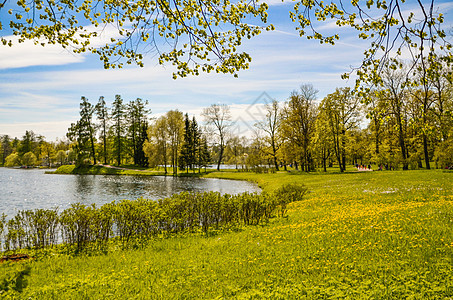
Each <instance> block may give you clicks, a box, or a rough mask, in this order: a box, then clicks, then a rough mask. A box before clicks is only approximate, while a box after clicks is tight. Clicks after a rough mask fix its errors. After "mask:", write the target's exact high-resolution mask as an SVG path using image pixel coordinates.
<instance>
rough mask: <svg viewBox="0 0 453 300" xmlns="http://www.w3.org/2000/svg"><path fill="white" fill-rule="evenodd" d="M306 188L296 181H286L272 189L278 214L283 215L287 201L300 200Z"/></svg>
mask: <svg viewBox="0 0 453 300" xmlns="http://www.w3.org/2000/svg"><path fill="white" fill-rule="evenodd" d="M307 191H308V190H307V188H306V187H305V186H303V185H301V184H297V183H287V184H284V185H282V186H281V187H279V188H278V189H276V190H275V191H274V198H275V201H277V204H278V205H279V207H280V209H279V213H280V216H282V217H283V216H284V215H285V214H286V211H287V206H288V204H289V203H292V202H297V201H301V200H302V198H303V197H304V196H305V194H306V193H307Z"/></svg>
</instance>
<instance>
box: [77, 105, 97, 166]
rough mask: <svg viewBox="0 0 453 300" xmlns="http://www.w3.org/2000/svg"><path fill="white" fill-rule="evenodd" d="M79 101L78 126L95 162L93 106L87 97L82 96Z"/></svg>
mask: <svg viewBox="0 0 453 300" xmlns="http://www.w3.org/2000/svg"><path fill="white" fill-rule="evenodd" d="M81 100H82V102H81V103H80V121H79V122H80V126H81V132H82V134H83V135H84V139H86V140H87V141H88V148H89V152H90V154H91V158H92V159H93V163H94V164H96V151H95V150H94V136H95V133H96V128H95V126H94V124H93V113H94V109H95V108H94V106H93V105H92V104H91V103H90V102H89V101H88V99H87V98H85V97H82V99H81Z"/></svg>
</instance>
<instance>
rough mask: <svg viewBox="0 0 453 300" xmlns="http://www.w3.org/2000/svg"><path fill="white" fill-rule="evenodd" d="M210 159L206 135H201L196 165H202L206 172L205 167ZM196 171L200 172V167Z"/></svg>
mask: <svg viewBox="0 0 453 300" xmlns="http://www.w3.org/2000/svg"><path fill="white" fill-rule="evenodd" d="M210 161H211V154H210V153H209V148H208V141H207V140H206V137H204V136H203V137H202V138H201V141H200V145H199V150H198V166H199V168H202V167H204V170H205V172H206V168H207V167H208V165H209V162H210ZM198 172H200V169H198Z"/></svg>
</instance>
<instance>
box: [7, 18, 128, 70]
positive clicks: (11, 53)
mask: <svg viewBox="0 0 453 300" xmlns="http://www.w3.org/2000/svg"><path fill="white" fill-rule="evenodd" d="M84 30H85V31H88V32H97V36H96V37H94V38H92V39H91V40H90V45H91V46H93V47H100V46H103V45H106V44H108V43H111V38H119V37H120V35H119V33H118V30H117V29H116V27H115V26H113V25H108V26H103V25H102V24H101V25H100V26H99V27H95V26H94V25H90V26H86V27H84ZM4 39H6V40H11V41H12V43H13V46H12V47H7V46H1V48H0V49H2V55H1V56H0V70H1V69H11V68H24V67H32V66H56V65H66V64H72V63H81V62H84V61H85V59H86V54H76V53H74V52H72V50H71V49H72V48H71V47H68V48H63V47H62V46H61V45H59V44H48V43H47V42H46V41H45V40H37V41H36V42H35V41H33V40H25V41H24V42H22V43H19V42H18V40H19V38H18V37H17V36H5V37H4ZM42 44H44V46H42Z"/></svg>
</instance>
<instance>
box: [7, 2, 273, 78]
mask: <svg viewBox="0 0 453 300" xmlns="http://www.w3.org/2000/svg"><path fill="white" fill-rule="evenodd" d="M4 5H5V3H3V4H1V5H0V9H2V8H3V7H4ZM8 5H9V6H10V7H11V9H10V10H9V11H8V14H6V12H5V17H6V18H7V19H6V20H3V19H2V21H1V22H0V28H2V26H8V27H9V28H10V29H11V30H12V34H13V35H14V36H17V37H18V42H19V43H20V42H24V41H25V40H28V39H29V40H33V41H39V44H40V45H42V46H45V45H46V44H55V43H58V44H60V45H61V46H63V47H65V48H66V47H68V48H71V49H72V50H73V51H74V52H75V53H83V52H91V53H93V54H97V55H99V58H100V60H101V61H102V62H103V63H104V67H105V68H110V67H113V68H115V67H118V68H121V67H122V66H123V63H124V62H126V63H127V64H132V63H135V64H137V65H139V66H143V55H142V53H143V52H147V51H157V52H158V53H159V57H158V58H159V60H158V61H159V63H161V64H164V63H165V62H169V63H171V64H173V65H174V66H176V68H177V72H175V74H174V77H176V76H181V77H184V76H187V75H188V74H194V75H198V74H199V72H211V71H215V72H220V73H236V72H237V71H238V70H240V69H246V68H247V67H248V64H249V62H250V60H251V58H250V56H249V55H248V54H247V53H244V52H239V51H238V47H239V46H240V45H241V43H242V39H244V38H247V39H250V38H251V37H252V36H255V35H258V34H259V33H260V32H261V31H262V30H263V29H264V28H265V29H266V30H272V29H273V28H274V27H273V26H272V25H268V26H266V27H264V28H263V27H261V26H256V25H249V24H247V22H245V20H246V19H248V18H249V17H252V18H253V19H254V20H256V21H261V22H264V23H265V22H266V19H267V12H266V10H267V8H268V5H267V4H265V3H261V4H257V3H250V2H247V1H238V2H230V1H228V0H214V1H210V2H190V3H188V2H184V1H173V2H172V1H163V2H140V1H133V0H129V1H127V2H124V3H123V4H122V5H121V9H117V8H118V4H117V3H111V2H103V3H102V4H101V5H99V4H95V3H90V2H83V3H78V2H77V1H73V0H70V1H65V2H61V3H60V2H55V3H54V2H39V3H38V4H30V3H25V2H17V3H16V2H12V3H8ZM2 12H3V11H2ZM87 23H88V25H90V26H86V25H87ZM102 28H115V30H114V32H115V35H119V37H118V36H115V37H108V42H106V43H105V44H104V45H100V46H94V45H92V44H90V40H91V39H92V38H95V37H97V36H99V34H100V31H101V29H102ZM0 42H1V44H2V45H3V46H4V47H5V46H12V45H13V43H15V42H13V41H12V40H10V39H7V37H3V36H2V37H0ZM36 43H37V44H38V42H36ZM167 45H168V46H169V47H166V46H167ZM159 46H160V47H159ZM119 58H120V59H119ZM118 59H119V60H118Z"/></svg>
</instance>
